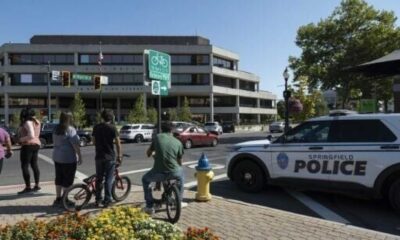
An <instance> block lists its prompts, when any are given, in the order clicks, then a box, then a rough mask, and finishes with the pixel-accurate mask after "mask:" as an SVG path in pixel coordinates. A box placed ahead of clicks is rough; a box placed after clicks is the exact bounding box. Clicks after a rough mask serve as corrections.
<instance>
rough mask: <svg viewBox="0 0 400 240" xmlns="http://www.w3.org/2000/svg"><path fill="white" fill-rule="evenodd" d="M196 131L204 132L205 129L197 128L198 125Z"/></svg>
mask: <svg viewBox="0 0 400 240" xmlns="http://www.w3.org/2000/svg"><path fill="white" fill-rule="evenodd" d="M197 132H198V133H206V131H205V130H204V129H202V128H199V127H198V128H197Z"/></svg>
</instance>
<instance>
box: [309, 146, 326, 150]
mask: <svg viewBox="0 0 400 240" xmlns="http://www.w3.org/2000/svg"><path fill="white" fill-rule="evenodd" d="M308 149H309V150H322V149H324V148H323V147H320V146H316V147H309V148H308Z"/></svg>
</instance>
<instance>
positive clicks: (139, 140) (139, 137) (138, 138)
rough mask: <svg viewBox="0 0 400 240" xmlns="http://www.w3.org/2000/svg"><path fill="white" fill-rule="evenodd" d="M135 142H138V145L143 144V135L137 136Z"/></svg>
mask: <svg viewBox="0 0 400 240" xmlns="http://www.w3.org/2000/svg"><path fill="white" fill-rule="evenodd" d="M135 142H137V143H141V142H143V135H142V134H138V135H136V136H135Z"/></svg>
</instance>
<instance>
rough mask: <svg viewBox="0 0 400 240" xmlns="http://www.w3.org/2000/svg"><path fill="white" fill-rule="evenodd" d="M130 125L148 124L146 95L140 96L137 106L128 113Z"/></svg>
mask: <svg viewBox="0 0 400 240" xmlns="http://www.w3.org/2000/svg"><path fill="white" fill-rule="evenodd" d="M127 120H128V122H129V123H145V122H147V116H146V110H145V108H144V94H140V95H139V97H138V98H137V99H136V102H135V106H134V108H133V109H132V110H130V111H129V113H128V118H127Z"/></svg>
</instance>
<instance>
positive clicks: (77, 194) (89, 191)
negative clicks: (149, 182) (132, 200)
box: [62, 154, 131, 212]
mask: <svg viewBox="0 0 400 240" xmlns="http://www.w3.org/2000/svg"><path fill="white" fill-rule="evenodd" d="M125 157H130V156H129V155H127V154H123V155H122V159H123V158H125ZM118 168H119V164H117V166H116V167H115V171H114V177H115V179H114V182H113V186H112V190H111V195H112V197H113V199H114V200H115V201H116V202H120V201H123V200H125V199H126V198H127V197H128V195H129V193H130V191H131V180H130V179H129V178H128V177H127V176H120V175H119V170H118ZM95 193H96V174H93V175H92V176H90V177H88V178H85V179H83V183H78V184H74V185H72V186H70V187H69V188H67V189H66V190H65V192H64V194H63V197H62V204H63V206H64V208H65V209H66V210H67V211H70V212H72V211H80V210H81V209H83V208H84V207H86V205H87V204H88V202H89V201H90V199H91V198H92V195H93V194H95Z"/></svg>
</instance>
